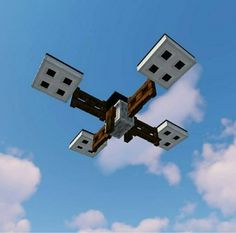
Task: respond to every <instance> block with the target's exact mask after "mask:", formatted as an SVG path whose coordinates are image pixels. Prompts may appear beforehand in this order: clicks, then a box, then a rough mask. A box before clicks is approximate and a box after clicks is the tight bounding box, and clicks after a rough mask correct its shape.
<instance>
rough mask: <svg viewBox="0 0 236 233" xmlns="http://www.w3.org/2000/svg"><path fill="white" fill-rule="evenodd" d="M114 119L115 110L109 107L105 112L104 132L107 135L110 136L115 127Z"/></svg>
mask: <svg viewBox="0 0 236 233" xmlns="http://www.w3.org/2000/svg"><path fill="white" fill-rule="evenodd" d="M115 117H116V108H115V107H111V108H110V109H109V110H108V111H107V112H106V126H105V132H106V133H107V134H111V133H112V132H113V130H114V127H115Z"/></svg>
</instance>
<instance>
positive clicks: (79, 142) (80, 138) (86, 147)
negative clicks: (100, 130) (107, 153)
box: [69, 130, 107, 157]
mask: <svg viewBox="0 0 236 233" xmlns="http://www.w3.org/2000/svg"><path fill="white" fill-rule="evenodd" d="M93 137H94V134H93V133H90V132H88V131H86V130H81V131H80V132H79V134H78V135H77V136H76V137H75V138H74V139H73V141H72V142H71V143H70V145H69V148H70V149H71V150H73V151H75V152H79V153H81V154H84V155H87V156H89V157H94V156H96V155H97V154H98V153H99V152H100V151H101V150H102V149H103V148H104V147H105V146H106V145H107V142H105V143H103V144H102V145H101V146H100V147H99V148H98V150H97V151H96V152H92V145H93Z"/></svg>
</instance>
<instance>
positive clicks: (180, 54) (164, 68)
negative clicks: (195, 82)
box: [137, 34, 196, 88]
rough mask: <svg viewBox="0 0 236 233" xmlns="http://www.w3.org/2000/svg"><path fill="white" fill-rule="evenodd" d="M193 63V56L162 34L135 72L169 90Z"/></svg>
mask: <svg viewBox="0 0 236 233" xmlns="http://www.w3.org/2000/svg"><path fill="white" fill-rule="evenodd" d="M195 63H196V61H195V58H194V56H193V55H191V54H190V53H189V52H188V51H186V50H185V49H184V48H183V47H181V45H179V44H178V43H177V42H176V41H174V40H173V39H171V38H170V37H169V36H167V35H166V34H164V35H163V36H162V37H161V39H160V40H159V41H158V42H157V43H156V44H155V45H154V47H153V48H152V49H151V50H150V51H149V52H148V53H147V54H146V56H145V57H144V58H143V59H142V60H141V62H140V63H139V64H138V65H137V70H138V72H140V73H141V74H143V75H145V76H146V77H147V78H149V79H151V80H153V81H155V82H157V83H158V84H159V85H161V86H162V87H164V88H169V87H170V86H171V85H172V84H173V83H175V82H176V81H177V80H178V79H180V78H181V76H183V75H184V74H185V73H186V72H187V71H188V70H189V69H190V68H191V67H192V66H193V65H194V64H195Z"/></svg>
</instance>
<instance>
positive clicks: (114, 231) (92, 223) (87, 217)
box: [67, 210, 169, 233]
mask: <svg viewBox="0 0 236 233" xmlns="http://www.w3.org/2000/svg"><path fill="white" fill-rule="evenodd" d="M168 223H169V220H168V219H167V218H157V217H155V218H147V219H143V220H142V221H140V222H139V224H138V225H137V226H131V225H128V224H126V223H122V222H114V223H112V224H111V227H106V226H107V220H106V219H105V216H104V214H103V213H102V212H101V211H99V210H88V211H86V212H84V213H81V214H79V215H78V216H75V217H74V218H73V219H72V220H71V221H69V222H67V226H69V227H71V228H74V229H76V230H78V232H79V233H87V232H91V233H95V232H97V233H98V232H103V233H118V232H130V233H132V232H133V233H135V232H155V233H157V232H160V231H161V230H163V229H164V228H165V227H166V226H167V225H168Z"/></svg>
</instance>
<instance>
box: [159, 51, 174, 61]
mask: <svg viewBox="0 0 236 233" xmlns="http://www.w3.org/2000/svg"><path fill="white" fill-rule="evenodd" d="M171 55H172V54H171V53H170V52H169V51H168V50H166V51H165V52H164V53H163V54H162V55H161V57H163V58H164V59H165V60H166V61H167V60H168V59H169V58H170V57H171Z"/></svg>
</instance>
